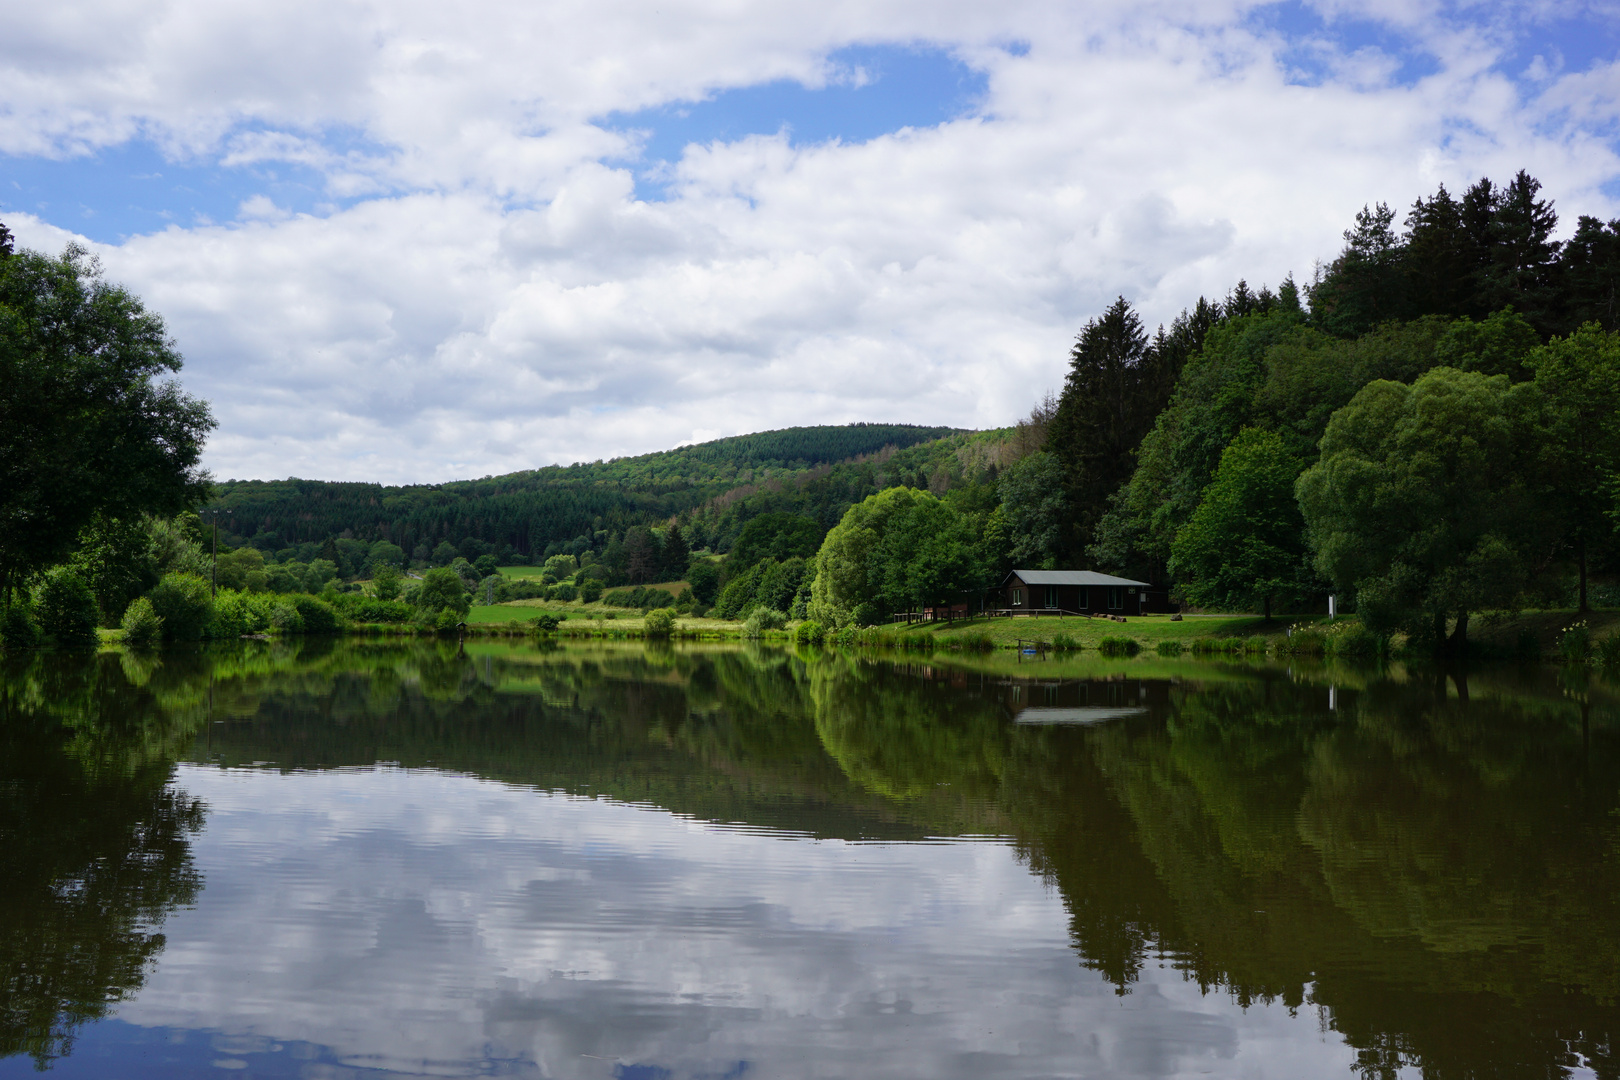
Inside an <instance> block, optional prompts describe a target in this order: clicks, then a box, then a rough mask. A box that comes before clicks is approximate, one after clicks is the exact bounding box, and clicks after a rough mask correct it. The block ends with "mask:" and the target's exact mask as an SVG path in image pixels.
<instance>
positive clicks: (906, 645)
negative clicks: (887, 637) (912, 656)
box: [895, 631, 935, 652]
mask: <svg viewBox="0 0 1620 1080" xmlns="http://www.w3.org/2000/svg"><path fill="white" fill-rule="evenodd" d="M895 644H896V645H898V646H899V647H900V648H902V649H905V650H907V651H908V652H933V651H934V645H935V639H934V635H933V634H929V633H925V632H923V631H918V632H917V633H915V634H901V635H900V636H899V637H897V638H896V639H895Z"/></svg>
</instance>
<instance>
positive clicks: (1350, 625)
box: [1322, 620, 1387, 658]
mask: <svg viewBox="0 0 1620 1080" xmlns="http://www.w3.org/2000/svg"><path fill="white" fill-rule="evenodd" d="M1322 636H1323V637H1324V638H1325V639H1326V642H1327V649H1326V651H1327V655H1329V656H1346V657H1360V658H1367V657H1373V656H1378V655H1380V654H1381V653H1382V652H1383V651H1384V649H1385V647H1386V645H1387V642H1386V641H1385V640H1384V639H1383V638H1381V637H1379V636H1378V635H1377V634H1375V633H1373V632H1372V631H1371V630H1368V629H1367V628H1366V627H1365V626H1362V625H1361V623H1360V622H1359V621H1357V622H1352V621H1349V620H1346V621H1344V622H1336V623H1334V624H1333V625H1332V626H1330V627H1328V629H1327V630H1326V631H1324V632H1323V635H1322Z"/></svg>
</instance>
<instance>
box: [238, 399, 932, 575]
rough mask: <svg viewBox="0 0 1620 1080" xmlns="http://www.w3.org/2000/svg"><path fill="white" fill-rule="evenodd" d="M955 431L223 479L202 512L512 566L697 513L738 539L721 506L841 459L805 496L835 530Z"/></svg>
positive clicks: (862, 432)
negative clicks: (397, 482) (484, 470)
mask: <svg viewBox="0 0 1620 1080" xmlns="http://www.w3.org/2000/svg"><path fill="white" fill-rule="evenodd" d="M955 433H956V432H955V431H954V429H951V428H942V427H933V428H930V427H917V426H913V425H908V424H849V425H845V426H842V427H801V428H787V429H785V430H781V431H767V432H761V433H758V434H754V435H740V436H736V437H734V438H729V439H717V440H715V441H713V442H707V443H701V444H698V445H696V446H688V447H682V448H680V449H676V450H668V451H663V452H660V453H654V454H643V455H640V456H638V457H626V458H615V459H613V460H611V461H606V462H601V461H598V462H595V463H586V464H574V465H566V466H550V467H547V468H543V469H536V470H533V471H531V472H523V473H512V474H509V475H506V476H495V477H485V478H484V479H482V480H467V481H461V482H456V483H447V484H418V485H409V486H404V487H385V486H383V485H381V484H361V483H333V482H326V481H318V480H298V479H289V480H271V481H257V480H241V481H235V480H233V481H229V482H226V483H224V484H222V485H220V487H219V492H218V496H217V497H216V499H215V500H214V501H212V502H211V503H209V504H208V506H207V507H206V510H207V511H209V512H212V511H216V510H217V511H221V512H226V513H229V515H230V517H229V534H230V536H231V540H232V543H233V544H234V543H236V542H237V541H238V540H241V541H246V542H250V543H252V544H253V545H254V546H255V547H258V548H260V549H261V550H263V551H265V552H266V553H273V552H276V551H279V550H281V549H283V548H285V547H287V546H289V545H297V544H305V543H316V544H320V543H322V542H323V541H325V540H327V539H330V538H335V537H344V538H349V539H363V540H367V541H373V540H387V541H390V542H392V543H395V544H398V545H399V546H400V547H402V548H403V549H404V550H405V551H407V552H413V553H416V557H417V559H418V560H419V561H422V562H426V561H429V560H430V558H431V556H430V555H429V552H430V551H431V550H432V549H433V548H434V547H436V546H437V545H438V544H440V543H442V542H445V541H449V542H450V543H451V544H452V545H453V546H455V547H457V548H458V549H460V548H461V547H463V546H465V543H464V542H465V541H468V540H472V541H475V542H476V543H475V544H474V545H473V547H474V548H475V549H477V548H481V549H484V550H489V551H495V552H499V553H501V554H502V555H503V556H504V557H505V559H506V560H507V561H510V559H511V558H512V557H513V556H520V557H523V558H525V559H527V558H531V557H534V556H540V557H542V558H543V557H545V556H546V555H554V554H556V553H557V552H558V551H561V550H564V549H565V548H567V546H568V545H569V544H570V542H572V541H574V540H576V539H578V538H581V537H583V538H584V546H586V547H591V546H600V543H605V542H606V539H607V535H612V536H615V537H617V536H622V534H623V533H624V531H625V530H626V529H628V528H630V527H631V526H633V525H646V524H650V523H661V522H663V521H666V520H668V519H672V518H675V517H677V516H685V517H686V518H687V519H688V526H687V528H688V531H689V532H691V531H692V526H691V524H690V519H692V518H694V517H696V518H697V519H699V520H700V521H701V522H702V524H700V525H699V526H698V530H697V535H698V536H699V538H700V545H699V546H719V547H721V548H729V546H730V540H731V539H732V538H733V537H734V536H735V534H736V530H737V528H738V527H740V526H739V525H737V523H736V519H737V516H738V515H737V514H731V515H729V516H728V515H727V514H725V513H724V512H723V511H724V508H725V507H726V506H730V505H732V504H734V503H736V502H738V501H745V500H747V499H748V498H749V496H750V495H753V494H755V493H758V492H765V493H767V494H768V493H771V492H774V491H776V490H778V489H780V488H782V487H783V486H784V485H792V486H794V487H796V488H803V487H804V485H805V484H806V483H808V482H811V481H815V480H826V477H827V473H828V471H829V469H828V467H829V466H832V465H834V464H836V463H845V466H846V467H845V468H843V469H842V470H841V471H840V474H839V477H838V478H837V479H836V480H833V481H832V482H831V483H822V484H821V485H819V488H818V490H819V491H822V492H829V493H830V494H829V496H828V498H826V499H823V500H820V502H821V503H822V504H823V505H818V500H817V499H816V498H815V496H814V495H809V494H806V496H805V497H804V498H802V499H800V500H798V504H799V505H802V506H805V507H808V508H811V509H813V510H817V511H821V512H822V513H823V514H826V515H830V517H831V520H829V521H827V525H829V526H830V525H831V524H832V522H833V521H836V520H837V515H838V514H841V513H842V512H843V509H844V506H847V505H848V502H849V501H851V497H852V496H853V498H854V499H856V500H858V499H859V498H862V497H864V496H865V494H867V489H869V488H871V489H873V490H875V488H873V484H874V483H876V484H877V485H878V486H879V487H881V486H884V485H887V484H890V483H908V482H912V481H919V480H920V481H921V482H922V483H923V484H924V486H926V484H927V482H928V477H927V476H926V475H925V474H922V473H918V472H916V471H915V469H913V470H912V471H909V472H908V471H904V470H905V465H903V464H900V465H896V466H894V467H893V468H891V469H889V470H884V469H883V467H882V466H883V462H884V461H885V460H887V454H886V452H889V453H892V452H893V451H894V450H899V449H904V448H907V447H911V446H915V445H917V444H918V443H924V442H929V441H933V440H937V439H940V438H942V437H944V436H949V435H952V434H955ZM856 492H860V494H858V495H857V494H855V493H856ZM716 500H719V502H718V504H717V505H716V506H714V507H712V508H710V506H709V504H711V503H714V502H716ZM706 508H710V509H711V512H709V513H704V512H703V511H704V510H705V509H706ZM705 526H707V527H705ZM599 534H607V535H602V536H601V537H600V539H599ZM548 548H549V550H548ZM575 553H576V554H577V553H578V552H577V551H576V552H575ZM472 557H474V558H476V555H474V556H472Z"/></svg>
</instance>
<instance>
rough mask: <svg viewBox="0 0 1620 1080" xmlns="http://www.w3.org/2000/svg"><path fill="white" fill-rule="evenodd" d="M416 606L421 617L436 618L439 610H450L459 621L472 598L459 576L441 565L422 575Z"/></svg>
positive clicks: (465, 612) (469, 605) (470, 605)
mask: <svg viewBox="0 0 1620 1080" xmlns="http://www.w3.org/2000/svg"><path fill="white" fill-rule="evenodd" d="M416 606H417V607H418V608H419V609H420V610H421V613H422V615H423V617H425V618H426V619H428V620H430V621H432V620H437V618H438V615H439V612H441V611H451V612H454V613H455V615H456V621H457V622H460V621H461V616H463V615H466V614H467V611H468V609H469V608H471V607H472V598H471V597H470V596H468V595H467V587H466V586H465V585H464V584H463V583H462V580H461V576H460V575H459V574H457V573H456V572H455V571H454V570H450V569H447V568H442V567H441V568H440V569H437V570H429V571H428V572H427V573H425V574H423V575H422V585H421V588H420V590H419V591H418V592H417V594H416Z"/></svg>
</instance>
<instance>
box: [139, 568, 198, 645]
mask: <svg viewBox="0 0 1620 1080" xmlns="http://www.w3.org/2000/svg"><path fill="white" fill-rule="evenodd" d="M210 591H211V590H210V589H209V586H208V582H207V581H206V580H204V579H203V578H202V577H199V576H198V575H196V574H164V575H163V580H162V581H160V582H158V583H157V587H156V588H154V589H153V590H152V591H151V592H149V593H147V597H148V598H149V599H150V600H151V601H152V610H154V611H156V612H157V613H158V616H159V617H160V618H161V619H162V620H163V637H164V639H165V640H166V641H196V640H197V639H198V638H200V637H202V635H203V630H204V629H205V628H206V627H207V626H208V618H209V616H210V615H212V614H213V610H214V601H213V598H212V597H211V596H210V595H209V593H210Z"/></svg>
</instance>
